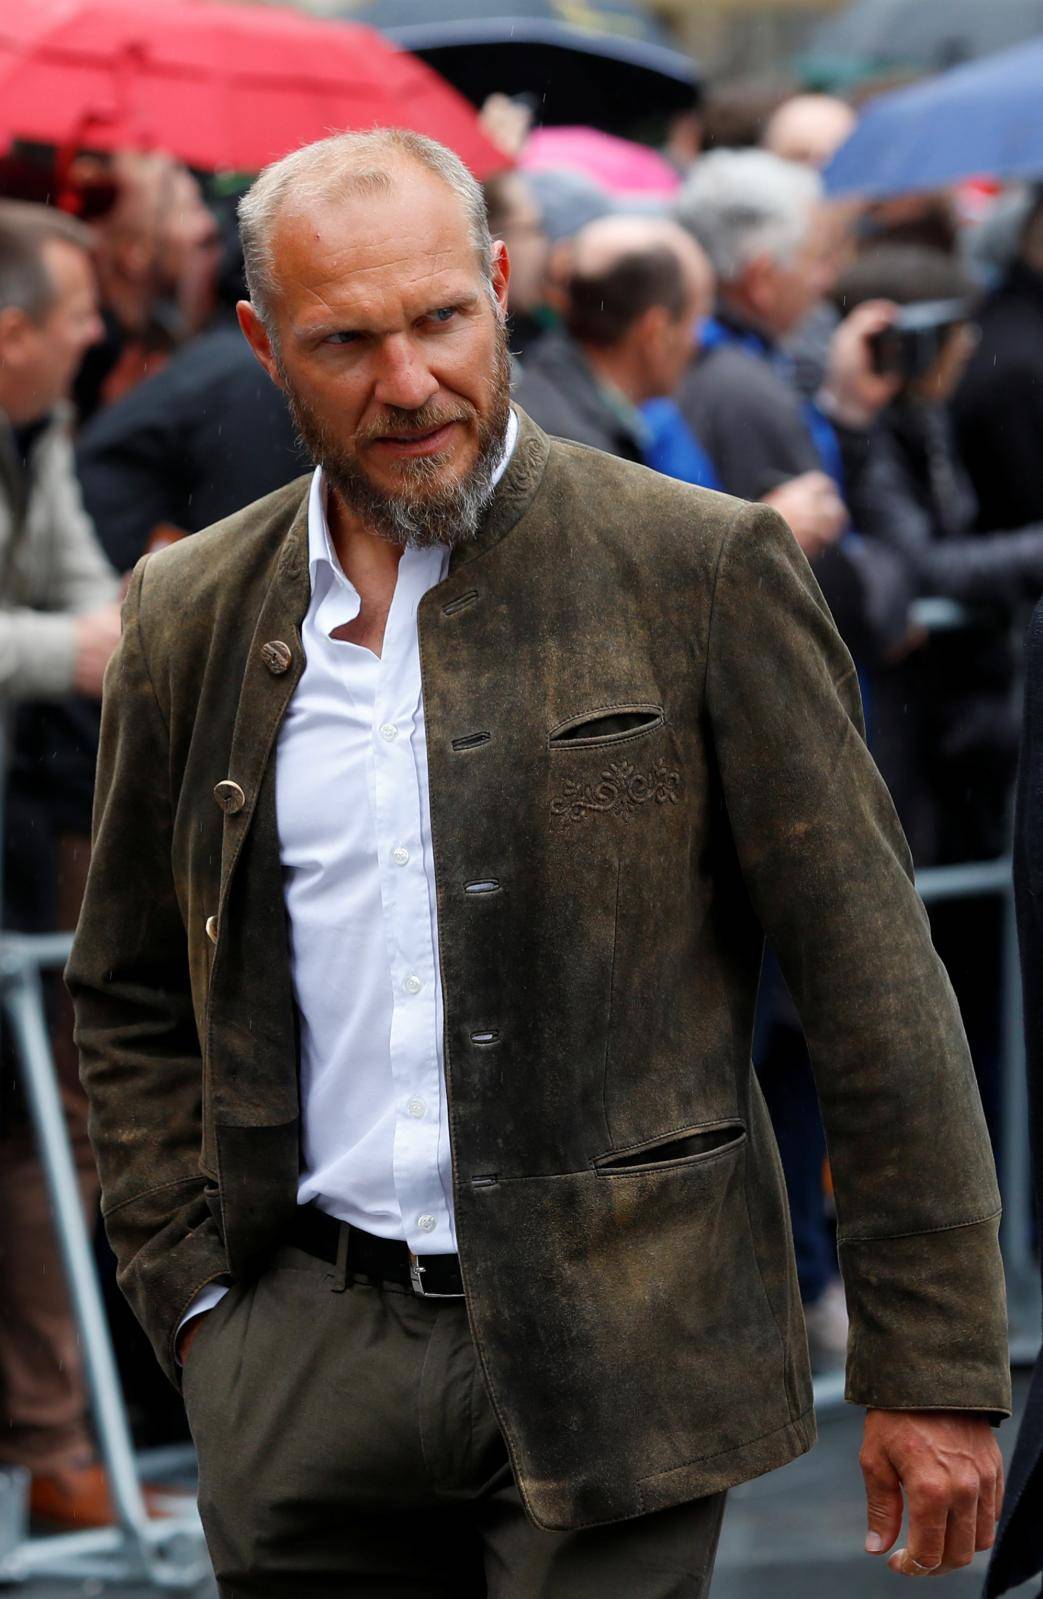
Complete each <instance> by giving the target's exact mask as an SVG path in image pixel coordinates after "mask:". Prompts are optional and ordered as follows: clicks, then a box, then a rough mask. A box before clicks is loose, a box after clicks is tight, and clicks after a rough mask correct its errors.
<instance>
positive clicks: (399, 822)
mask: <svg viewBox="0 0 1043 1599" xmlns="http://www.w3.org/2000/svg"><path fill="white" fill-rule="evenodd" d="M411 554H412V552H409V551H407V552H406V553H405V554H404V555H403V558H402V563H401V566H400V570H399V575H398V584H397V586H396V590H395V597H394V600H393V602H392V608H391V613H390V614H389V616H388V623H387V628H386V631H385V637H384V647H383V651H382V656H381V664H380V671H379V674H378V680H377V692H376V697H375V701H374V708H373V710H374V714H373V734H372V754H373V796H374V815H375V822H376V837H377V850H378V857H379V870H380V884H381V902H382V905H383V911H384V934H385V939H386V942H387V952H388V963H389V969H390V973H391V985H392V1000H393V1005H392V1020H391V1037H390V1041H389V1043H390V1048H389V1053H390V1061H391V1074H392V1080H393V1084H394V1094H395V1121H394V1182H395V1192H396V1195H397V1197H398V1201H399V1207H400V1210H401V1214H402V1225H403V1229H404V1231H405V1235H406V1238H407V1241H408V1242H409V1245H410V1247H411V1248H412V1249H413V1250H414V1251H415V1252H416V1253H417V1254H448V1253H451V1252H452V1250H453V1242H452V1229H451V1222H450V1216H449V1209H448V1205H447V1204H446V1202H445V1198H444V1194H443V1192H442V1185H441V1184H440V1183H439V1181H438V1176H437V1172H438V1154H439V1123H440V1118H441V1097H442V1085H441V1074H440V1067H439V1061H438V1052H437V1037H438V1016H437V988H438V972H437V963H436V957H435V951H434V947H433V942H432V931H431V929H432V918H431V907H430V901H429V889H428V881H427V871H426V866H425V861H424V854H423V837H422V827H421V806H422V793H421V785H420V782H419V778H418V771H419V766H420V762H421V760H423V759H426V750H425V746H424V739H423V728H422V720H421V718H422V714H423V711H422V704H421V700H420V691H419V675H418V672H417V671H415V670H413V671H411V670H410V659H411V658H410V655H409V645H410V641H411V639H412V643H413V651H414V654H415V633H416V606H417V603H418V600H419V595H420V592H422V590H418V582H417V578H418V575H419V574H418V573H417V572H416V571H415V570H414V567H415V565H416V564H417V563H415V561H413V560H411V559H410V556H411ZM414 666H415V662H414Z"/></svg>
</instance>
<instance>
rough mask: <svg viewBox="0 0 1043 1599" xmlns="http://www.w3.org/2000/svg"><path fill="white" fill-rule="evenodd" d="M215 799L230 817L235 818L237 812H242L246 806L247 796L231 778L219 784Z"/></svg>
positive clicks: (215, 790)
mask: <svg viewBox="0 0 1043 1599" xmlns="http://www.w3.org/2000/svg"><path fill="white" fill-rule="evenodd" d="M214 798H215V800H216V801H217V803H218V804H219V805H220V807H221V809H222V810H223V811H224V812H226V814H227V815H229V816H234V815H235V813H236V811H241V810H242V808H243V806H244V805H245V804H246V795H245V794H244V793H243V791H242V789H241V788H240V787H239V784H238V783H233V782H232V779H231V778H230V777H226V778H225V780H224V782H223V783H218V785H217V787H216V788H215V789H214Z"/></svg>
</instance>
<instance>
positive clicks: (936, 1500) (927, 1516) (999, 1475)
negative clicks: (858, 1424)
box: [859, 1410, 1003, 1577]
mask: <svg viewBox="0 0 1043 1599" xmlns="http://www.w3.org/2000/svg"><path fill="white" fill-rule="evenodd" d="M859 1464H860V1465H861V1467H862V1475H863V1477H864V1478H865V1484H866V1503H867V1507H868V1512H869V1536H868V1537H867V1538H866V1549H867V1550H868V1551H869V1553H870V1554H882V1553H883V1552H884V1551H885V1550H887V1549H890V1548H891V1546H892V1545H893V1544H894V1542H895V1540H896V1538H897V1537H898V1534H899V1533H900V1532H901V1530H902V1494H903V1491H904V1493H905V1497H906V1499H907V1500H908V1504H909V1534H908V1539H907V1543H906V1546H905V1548H904V1549H896V1550H895V1553H894V1554H893V1555H892V1556H891V1558H890V1560H889V1561H888V1565H889V1566H890V1568H891V1570H892V1571H897V1572H901V1573H902V1574H903V1575H904V1576H908V1577H927V1576H941V1575H942V1573H943V1572H946V1571H956V1570H957V1569H958V1568H959V1567H960V1566H967V1565H969V1564H970V1562H971V1561H972V1560H973V1558H974V1555H975V1552H976V1551H977V1550H979V1549H991V1547H992V1544H993V1540H994V1538H995V1535H996V1522H997V1520H998V1519H999V1514H1000V1509H1001V1507H1002V1504H1003V1462H1002V1459H1001V1457H1000V1452H999V1449H998V1447H997V1445H996V1439H995V1435H994V1433H993V1430H992V1428H991V1427H990V1426H989V1423H988V1422H987V1421H986V1420H985V1419H984V1417H982V1416H979V1415H976V1414H975V1413H974V1412H971V1411H960V1410H867V1411H866V1425H865V1435H864V1437H863V1440H862V1452H861V1454H860V1455H859Z"/></svg>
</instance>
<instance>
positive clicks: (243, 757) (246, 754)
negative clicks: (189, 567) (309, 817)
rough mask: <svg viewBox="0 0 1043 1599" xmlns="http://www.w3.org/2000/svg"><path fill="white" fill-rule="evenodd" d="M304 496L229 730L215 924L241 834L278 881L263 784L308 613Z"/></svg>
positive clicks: (271, 799) (299, 665) (299, 664)
mask: <svg viewBox="0 0 1043 1599" xmlns="http://www.w3.org/2000/svg"><path fill="white" fill-rule="evenodd" d="M309 595H310V588H309V579H308V493H307V491H305V495H304V499H303V500H302V502H301V505H300V507H299V509H298V511H297V514H296V516H295V517H294V519H293V522H292V523H291V525H290V530H289V532H288V533H287V535H286V538H285V539H284V540H283V544H282V548H281V550H280V552H279V556H278V560H277V563H276V568H275V573H274V575H273V577H272V581H271V583H270V584H269V586H268V590H267V593H266V594H265V597H264V599H263V601H262V603H261V609H260V611H259V612H258V616H257V622H256V625H255V627H254V630H253V637H252V638H251V640H250V648H249V651H248V653H247V657H246V668H245V670H244V672H243V681H242V687H241V689H240V693H239V703H238V705H237V707H236V713H235V722H234V724H233V728H232V742H231V749H230V754H229V759H228V774H227V776H228V780H229V781H230V782H231V783H233V784H236V785H238V788H239V789H240V790H241V791H242V795H243V799H242V803H241V805H240V807H239V808H238V809H228V810H226V812H225V819H224V835H223V841H222V849H221V892H220V901H219V906H220V908H219V918H220V915H221V914H223V912H224V907H225V905H226V903H227V900H228V894H229V890H230V887H231V882H232V877H233V874H234V872H235V868H236V865H237V864H238V860H239V855H240V851H241V849H242V845H243V841H244V839H245V838H246V835H247V833H248V832H249V831H250V830H251V827H252V829H253V833H254V835H255V836H254V838H253V841H252V847H251V855H252V859H253V864H254V866H255V868H256V867H259V868H261V869H262V870H266V869H270V870H271V871H272V872H273V873H274V875H275V877H276V879H279V878H280V863H279V840H278V834H277V829H276V817H275V789H274V785H273V784H272V783H270V782H266V781H265V779H266V777H267V775H268V770H269V765H270V763H271V760H272V754H273V751H274V749H275V740H276V737H277V735H278V732H279V727H280V725H281V723H282V719H283V717H284V715H285V714H286V708H287V706H288V705H289V703H290V700H291V698H292V696H293V692H294V690H295V689H296V687H297V684H298V682H299V681H300V677H301V673H302V672H303V670H304V645H303V643H302V640H301V625H302V623H303V620H304V616H305V613H306V611H307V609H308V600H309Z"/></svg>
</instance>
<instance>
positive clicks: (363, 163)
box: [239, 128, 493, 331]
mask: <svg viewBox="0 0 1043 1599" xmlns="http://www.w3.org/2000/svg"><path fill="white" fill-rule="evenodd" d="M403 162H412V163H413V164H414V165H416V166H419V167H423V168H425V169H426V170H427V171H428V172H432V173H433V174H434V175H435V177H437V178H441V180H442V182H443V183H444V184H445V185H446V187H447V188H449V189H450V190H452V192H453V193H454V194H455V195H456V197H457V199H458V200H459V201H460V202H461V204H462V206H463V209H464V214H465V216H466V218H467V224H468V227H469V229H470V234H471V240H472V242H473V244H474V248H475V254H476V255H477V257H478V263H479V266H480V267H481V270H482V275H483V276H484V278H485V280H486V282H487V283H489V284H490V285H491V282H492V253H493V251H492V237H491V235H490V232H489V222H488V217H487V215H486V209H485V197H484V195H483V193H482V190H481V186H480V184H479V183H478V182H477V181H476V179H475V178H474V177H473V176H472V175H471V173H470V172H469V171H468V169H467V167H466V166H465V165H464V163H463V162H462V161H461V160H460V157H459V156H458V155H456V154H455V153H454V152H453V151H452V150H450V149H448V148H447V147H446V146H445V145H444V144H439V143H438V142H437V140H435V139H428V138H426V137H425V136H424V135H423V134H422V133H413V132H411V131H410V130H409V129H408V128H375V129H373V130H372V131H370V132H367V133H335V134H333V135H332V136H331V137H330V138H328V139H318V140H317V141H316V142H315V143H314V144H306V145H304V147H303V148H302V149H300V150H294V151H292V152H291V154H290V155H286V156H283V157H282V159H281V160H279V161H273V162H272V164H271V165H270V166H267V167H265V169H264V171H263V172H262V173H261V174H260V176H259V177H258V178H257V180H256V182H255V183H254V184H253V186H252V187H251V188H250V189H248V190H247V192H246V193H245V194H244V195H243V197H242V199H241V200H240V202H239V234H240V237H241V239H242V245H243V262H244V265H245V268H246V284H247V288H248V290H249V293H250V300H251V302H252V304H253V307H254V310H255V311H256V312H257V315H258V316H259V317H260V318H261V321H262V322H263V323H264V324H265V326H266V327H268V329H269V331H270V330H271V315H272V298H273V296H274V295H275V294H276V293H277V292H278V287H279V285H278V282H277V279H276V273H275V263H274V258H273V252H272V243H271V238H272V230H273V225H274V222H275V219H276V216H277V215H278V212H279V210H280V207H281V206H282V204H283V202H284V201H285V200H286V199H287V198H291V197H292V199H293V202H294V204H295V205H298V206H300V205H305V206H307V205H308V204H309V203H313V202H316V201H319V200H329V199H335V198H336V197H337V196H338V195H342V194H352V193H354V194H357V193H360V192H361V193H366V192H370V193H374V194H380V193H387V192H388V191H389V190H390V189H391V186H392V184H393V182H394V171H393V169H394V168H395V167H396V166H400V165H401V164H402V163H403Z"/></svg>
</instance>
